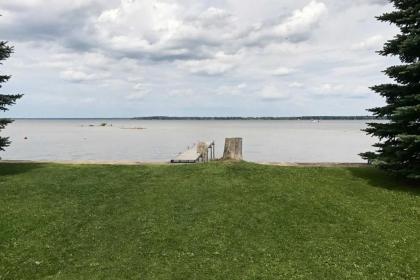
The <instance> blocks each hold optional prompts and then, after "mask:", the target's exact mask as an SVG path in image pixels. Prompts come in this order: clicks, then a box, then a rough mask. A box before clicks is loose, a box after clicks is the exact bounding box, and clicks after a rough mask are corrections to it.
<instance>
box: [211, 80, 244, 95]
mask: <svg viewBox="0 0 420 280" xmlns="http://www.w3.org/2000/svg"><path fill="white" fill-rule="evenodd" d="M247 88H248V85H247V84H246V83H241V84H237V85H223V86H221V87H219V88H218V89H217V90H216V94H217V95H236V96H237V95H245V94H246V93H247Z"/></svg>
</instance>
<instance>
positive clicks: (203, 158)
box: [171, 142, 215, 163]
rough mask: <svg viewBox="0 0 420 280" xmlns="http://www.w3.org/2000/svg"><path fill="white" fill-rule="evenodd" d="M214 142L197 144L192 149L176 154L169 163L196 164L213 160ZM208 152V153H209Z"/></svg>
mask: <svg viewBox="0 0 420 280" xmlns="http://www.w3.org/2000/svg"><path fill="white" fill-rule="evenodd" d="M214 147H215V145H214V142H199V143H198V144H197V145H194V146H193V147H192V148H189V149H188V150H186V151H185V152H183V153H180V154H178V155H177V156H176V157H175V158H174V159H172V160H171V163H198V162H208V161H209V160H214V157H215V150H214ZM209 150H210V153H209Z"/></svg>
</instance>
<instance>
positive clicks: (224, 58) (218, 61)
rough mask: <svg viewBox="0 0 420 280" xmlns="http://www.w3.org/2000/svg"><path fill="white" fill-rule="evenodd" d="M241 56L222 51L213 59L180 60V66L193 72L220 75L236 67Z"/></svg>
mask: <svg viewBox="0 0 420 280" xmlns="http://www.w3.org/2000/svg"><path fill="white" fill-rule="evenodd" d="M240 57H241V55H240V54H236V55H226V54H224V53H223V52H220V53H216V54H215V56H214V58H211V59H202V60H187V61H178V67H179V68H180V69H185V70H187V71H189V72H190V73H193V74H206V75H219V74H224V73H226V72H228V71H230V70H232V69H233V68H235V66H236V64H237V63H238V62H239V58H240Z"/></svg>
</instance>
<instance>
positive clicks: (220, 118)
mask: <svg viewBox="0 0 420 280" xmlns="http://www.w3.org/2000/svg"><path fill="white" fill-rule="evenodd" d="M133 119H135V120H199V121H204V120H220V121H231V120H234V121H236V120H238V121H241V120H245V121H248V120H265V121H270V120H311V121H313V120H380V119H378V118H375V117H372V116H300V117H170V116H151V117H135V118H133Z"/></svg>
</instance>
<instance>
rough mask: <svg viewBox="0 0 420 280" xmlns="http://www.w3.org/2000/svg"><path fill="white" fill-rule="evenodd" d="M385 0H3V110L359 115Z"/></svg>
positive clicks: (374, 73)
mask: <svg viewBox="0 0 420 280" xmlns="http://www.w3.org/2000/svg"><path fill="white" fill-rule="evenodd" d="M392 9H393V7H392V6H391V5H390V4H389V2H388V1H386V0H281V1H280V0H259V1H254V0H200V1H197V0H195V1H192V0H182V1H181V0H171V1H169V0H65V1H64V0H1V1H0V14H1V15H2V16H1V17H0V40H7V41H9V42H10V44H12V45H14V46H15V53H14V54H13V56H12V57H11V58H10V59H9V60H7V61H5V62H4V64H3V65H1V66H0V72H1V73H4V74H10V75H12V76H13V77H12V79H11V80H10V81H9V82H8V83H7V84H5V85H4V87H3V88H1V89H0V93H2V94H6V93H23V94H24V97H23V98H22V99H21V100H19V102H18V104H17V105H15V106H13V107H12V108H11V110H10V111H9V112H8V113H6V114H2V115H6V116H10V117H42V118H47V117H81V118H83V117H93V118H94V117H135V116H152V115H153V116H154V115H167V116H168V115H169V116H302V115H367V114H368V112H366V109H367V108H371V107H376V106H380V105H382V104H384V101H383V99H382V98H381V97H380V96H378V95H377V94H375V93H373V92H371V91H370V90H369V87H370V86H372V85H375V84H378V83H382V82H388V79H387V78H386V77H385V76H384V74H383V73H382V72H381V71H382V70H384V69H385V68H386V67H388V66H390V65H393V64H398V60H396V58H392V57H382V56H380V55H378V54H377V53H376V52H375V51H377V50H379V49H381V46H382V45H383V43H384V42H386V40H388V39H391V38H392V37H393V36H394V35H395V34H396V32H397V30H396V29H395V27H393V26H391V25H389V24H387V23H382V22H379V21H377V20H376V19H375V16H378V15H380V14H382V13H384V12H386V11H390V10H392Z"/></svg>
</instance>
